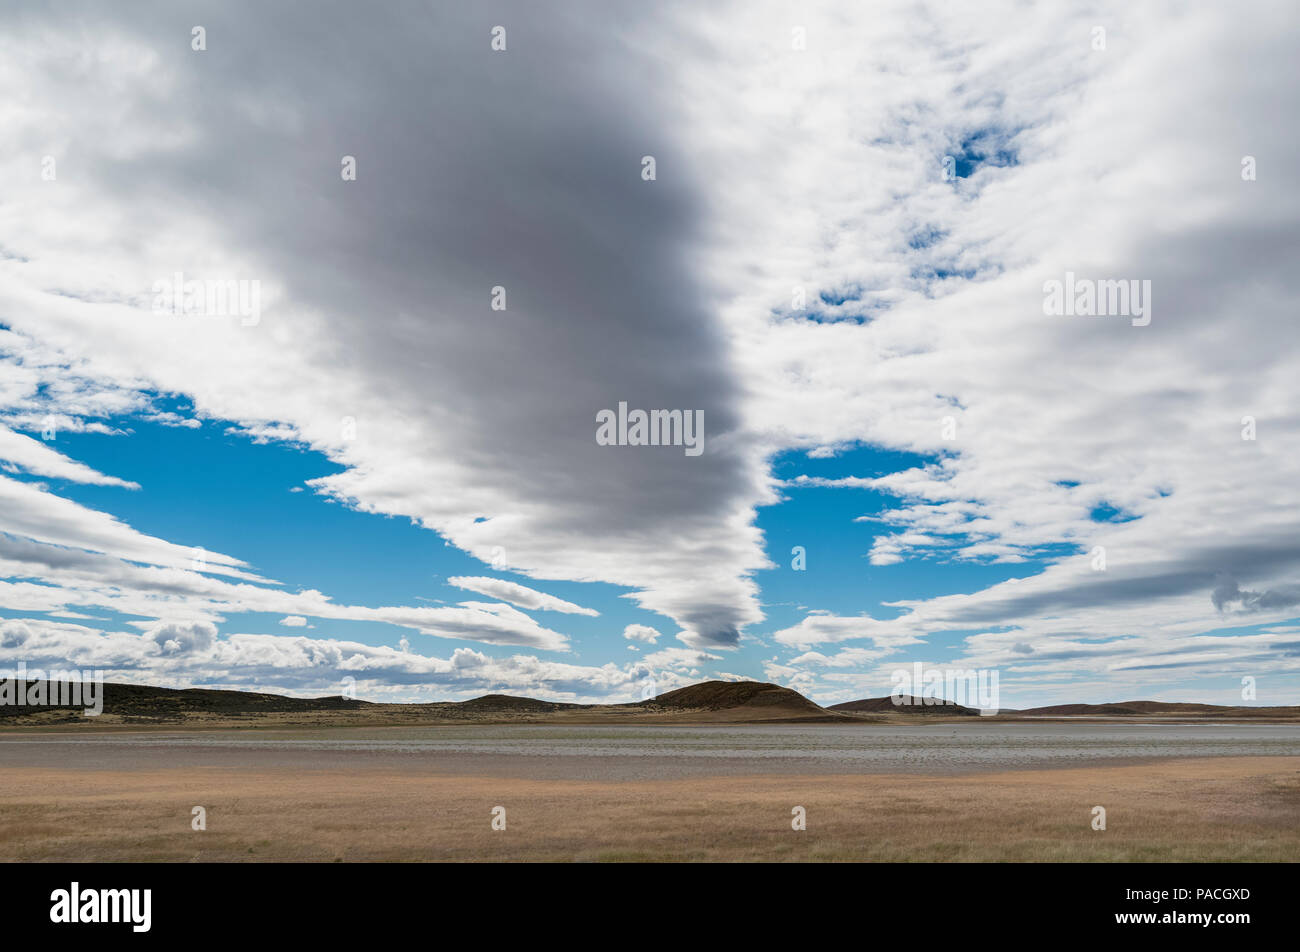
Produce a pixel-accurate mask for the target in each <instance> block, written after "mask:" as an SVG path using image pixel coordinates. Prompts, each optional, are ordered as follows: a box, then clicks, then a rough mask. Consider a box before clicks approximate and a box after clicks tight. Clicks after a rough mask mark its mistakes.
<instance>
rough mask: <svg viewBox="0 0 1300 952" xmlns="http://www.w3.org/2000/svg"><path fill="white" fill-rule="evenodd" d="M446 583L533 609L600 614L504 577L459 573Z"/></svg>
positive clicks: (569, 613)
mask: <svg viewBox="0 0 1300 952" xmlns="http://www.w3.org/2000/svg"><path fill="white" fill-rule="evenodd" d="M447 584H449V585H455V586H456V587H457V588H463V589H467V590H468V591H471V592H478V593H479V594H480V595H487V596H489V597H491V598H499V599H501V601H503V602H509V603H510V604H512V605H518V606H519V607H520V608H528V609H532V610H534V611H551V612H564V613H565V614H568V615H592V616H596V615H599V614H600V612H598V611H596V610H595V609H593V608H583V607H582V606H581V605H575V604H573V602H566V601H565V600H564V599H562V598H556V597H555V596H554V595H547V594H546V593H545V592H539V591H537V589H535V588H529V587H528V586H527V585H520V584H518V583H517V582H509V581H506V580H505V579H499V578H488V577H487V576H483V575H474V576H468V575H459V576H455V577H453V578H449V579H447Z"/></svg>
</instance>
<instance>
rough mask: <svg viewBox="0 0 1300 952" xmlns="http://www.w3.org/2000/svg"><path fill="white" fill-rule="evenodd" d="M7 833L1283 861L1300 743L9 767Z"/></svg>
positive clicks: (287, 857) (447, 847)
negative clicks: (464, 762)
mask: <svg viewBox="0 0 1300 952" xmlns="http://www.w3.org/2000/svg"><path fill="white" fill-rule="evenodd" d="M195 805H201V806H204V807H205V808H206V810H207V830H206V831H203V832H196V831H193V830H191V809H192V807H194V806H195ZM498 805H501V806H504V807H506V829H505V830H502V831H494V830H492V828H491V811H492V808H493V807H495V806H498ZM796 805H798V806H803V807H805V808H806V810H807V829H806V831H802V832H796V831H794V830H792V829H791V808H792V807H794V806H796ZM1096 805H1102V806H1104V807H1105V808H1106V811H1107V829H1106V830H1105V831H1095V830H1093V829H1092V828H1091V821H1092V813H1091V811H1092V808H1093V807H1094V806H1096ZM0 842H3V843H4V845H5V850H4V856H5V858H6V859H8V860H13V861H44V860H63V861H115V860H116V861H123V860H125V861H170V862H232V861H271V860H278V861H313V862H339V861H342V862H352V861H400V862H419V861H432V860H438V861H558V862H593V861H594V862H602V861H749V860H760V861H781V862H799V861H863V860H866V861H904V862H907V861H1047V862H1055V861H1107V862H1112V861H1123V862H1130V861H1132V862H1174V861H1229V862H1232V861H1245V862H1251V861H1264V860H1268V861H1293V860H1295V859H1297V857H1300V758H1296V757H1240V758H1213V759H1196V760H1177V761H1163V762H1156V763H1145V764H1133V765H1125V766H1107V767H1099V766H1089V767H1086V768H1071V769H1050V770H1022V771H1014V772H1001V773H982V774H971V775H963V776H919V775H898V774H875V775H858V776H809V777H789V776H746V777H736V776H731V777H716V778H698V777H696V778H687V779H674V780H661V781H638V782H635V783H629V782H594V781H572V780H542V779H527V778H520V777H518V776H514V777H510V776H492V771H491V769H490V768H488V769H485V770H484V771H483V772H482V773H477V774H474V775H462V776H449V775H446V774H445V773H437V772H434V771H431V770H427V769H424V768H422V767H420V766H419V765H418V764H412V766H411V767H409V768H403V769H394V768H393V767H392V765H391V764H387V765H384V766H377V767H374V768H366V767H364V766H358V767H356V768H355V769H343V768H325V769H317V770H310V771H303V770H296V769H287V768H275V767H258V768H256V769H251V770H228V769H220V768H215V767H208V768H193V767H186V768H171V769H169V768H158V767H151V768H149V769H142V770H130V771H116V770H94V771H85V770H74V769H62V768H39V767H20V768H16V769H12V770H10V769H6V770H4V771H3V772H0Z"/></svg>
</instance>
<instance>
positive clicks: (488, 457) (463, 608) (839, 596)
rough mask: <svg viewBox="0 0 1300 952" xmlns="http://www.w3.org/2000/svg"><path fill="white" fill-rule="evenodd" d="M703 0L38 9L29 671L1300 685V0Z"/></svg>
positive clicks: (20, 213) (1294, 692) (360, 684)
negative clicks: (1090, 291)
mask: <svg viewBox="0 0 1300 952" xmlns="http://www.w3.org/2000/svg"><path fill="white" fill-rule="evenodd" d="M699 6H700V5H698V4H688V3H672V2H669V3H663V4H641V3H620V2H612V3H611V2H603V3H594V2H592V3H583V2H574V3H566V4H547V5H542V4H535V3H517V4H516V3H498V2H494V3H491V4H460V3H420V4H417V3H394V4H383V5H378V6H375V5H366V4H345V3H333V2H326V3H321V4H313V5H312V6H311V7H310V9H308V8H302V7H297V6H294V7H290V6H289V5H278V6H277V5H270V4H262V3H251V2H247V3H246V2H233V3H232V2H221V3H199V4H190V3H172V2H168V3H162V2H159V3H136V2H128V3H122V4H113V5H111V6H105V5H102V4H94V3H77V2H67V3H59V4H55V5H47V4H24V3H14V4H6V5H5V7H4V9H3V10H2V11H0V89H3V90H4V95H3V97H0V666H3V667H8V668H12V667H14V666H16V665H17V664H18V663H19V662H24V663H26V664H27V665H28V667H29V668H30V667H37V668H63V667H72V668H77V669H85V670H92V669H93V670H97V671H103V672H104V674H105V677H106V679H107V680H111V681H130V682H137V683H149V684H160V685H166V686H171V687H189V686H208V687H227V688H240V689H247V690H263V691H275V692H282V693H289V694H294V695H303V696H316V695H325V694H338V693H342V692H344V691H351V692H355V694H356V696H358V697H362V698H366V699H370V700H376V701H385V700H393V701H427V700H444V699H463V698H469V697H474V696H477V695H480V694H484V693H509V694H519V695H529V696H534V697H545V698H550V699H556V700H570V701H584V702H585V701H592V702H622V701H629V700H638V699H640V698H642V697H646V696H648V694H649V693H660V692H663V691H666V690H670V689H673V688H676V687H680V686H683V685H686V684H690V683H693V682H696V681H701V680H706V679H723V680H738V679H755V680H763V681H772V682H776V683H779V684H783V685H786V686H789V687H792V688H794V689H796V690H799V691H801V692H803V693H805V694H807V695H808V696H809V697H812V698H813V699H815V700H817V701H818V702H820V703H823V704H831V703H836V702H839V701H845V700H851V699H855V698H860V697H878V696H881V695H884V694H888V693H889V692H890V690H891V687H892V686H893V681H892V679H891V674H892V672H894V671H896V670H898V669H900V668H910V667H911V666H912V665H913V664H914V663H915V662H922V663H923V664H925V665H928V666H940V667H955V668H960V669H964V670H974V669H979V670H988V671H996V672H998V675H999V679H1000V691H1001V703H1002V706H1004V707H1013V708H1015V707H1020V708H1023V707H1030V706H1037V705H1043V704H1051V703H1064V702H1076V701H1092V702H1102V701H1118V700H1130V699H1137V698H1149V699H1157V700H1186V701H1203V702H1210V703H1222V704H1235V703H1242V702H1243V698H1244V699H1245V701H1246V702H1247V703H1257V704H1266V705H1270V704H1271V705H1276V704H1297V703H1300V478H1297V477H1298V476H1300V463H1298V462H1297V458H1298V454H1297V452H1296V448H1297V439H1298V438H1300V418H1298V417H1297V406H1300V399H1298V397H1300V383H1298V380H1300V331H1298V330H1297V322H1296V312H1295V303H1294V302H1295V298H1294V292H1293V286H1292V285H1293V282H1294V275H1295V263H1296V261H1297V260H1298V258H1300V256H1298V254H1297V252H1298V251H1300V247H1298V246H1300V229H1298V228H1297V226H1298V225H1300V198H1298V197H1297V193H1296V189H1295V187H1294V183H1295V181H1296V178H1297V173H1298V172H1300V140H1298V139H1297V136H1296V135H1295V131H1294V125H1293V122H1292V119H1293V117H1294V116H1295V115H1296V114H1297V106H1300V87H1297V84H1296V83H1295V66H1294V45H1295V39H1296V35H1297V29H1298V28H1300V10H1297V9H1296V8H1294V7H1292V6H1291V5H1285V4H1272V3H1253V2H1245V3H1242V4H1236V5H1233V6H1231V7H1228V6H1223V5H1203V8H1200V9H1197V8H1195V7H1189V6H1188V5H1185V4H1179V3H1161V2H1155V3H1150V4H1141V5H1134V4H1126V3H1119V2H1114V3H1110V2H1096V3H1087V4H1079V5H1070V7H1071V8H1072V9H1068V10H1067V9H1056V8H1055V6H1056V5H1047V4H1043V5H1031V4H1025V3H996V2H994V3H987V4H979V5H978V8H976V6H975V5H967V4H960V3H885V4H879V5H877V4H873V5H870V7H867V6H863V5H857V4H813V3H809V4H797V3H795V4H791V3H766V2H757V3H720V4H712V5H709V9H707V10H701V9H699ZM648 160H649V161H648ZM177 275H180V276H181V277H179V278H178V277H176V276H177ZM1120 281H1122V282H1125V288H1128V287H1130V285H1128V282H1136V283H1135V284H1134V285H1132V288H1133V292H1134V297H1133V298H1132V299H1131V301H1130V302H1129V303H1130V307H1129V308H1128V309H1127V310H1121V311H1120V312H1119V313H1116V312H1115V308H1112V309H1111V311H1110V312H1109V313H1102V314H1088V313H1085V312H1086V310H1087V308H1086V307H1085V306H1083V305H1082V304H1080V307H1079V308H1077V309H1076V308H1070V309H1068V311H1067V313H1053V309H1052V307H1051V306H1049V295H1048V293H1047V292H1048V288H1049V287H1050V286H1051V283H1052V282H1059V283H1061V284H1062V285H1067V284H1068V285H1069V286H1070V287H1071V288H1073V287H1074V286H1075V285H1076V283H1078V282H1082V283H1085V284H1086V283H1088V282H1120ZM185 282H191V283H192V284H191V287H197V288H199V289H200V290H201V291H203V292H204V293H207V291H209V290H210V289H211V288H213V287H220V288H221V289H223V290H224V289H226V288H232V289H233V290H234V291H235V292H237V293H235V294H234V295H233V296H231V297H230V298H229V299H228V300H226V301H225V303H224V304H223V305H221V304H219V305H218V306H216V307H214V308H213V309H212V310H213V311H215V313H200V312H199V311H198V310H196V309H194V308H190V309H188V310H187V309H186V308H185V307H183V306H179V305H177V304H176V303H175V302H173V301H172V300H171V299H170V297H169V293H168V290H167V289H169V288H171V287H172V286H173V285H174V284H177V283H180V284H184V283H185ZM1103 287H1104V285H1103ZM1112 290H1113V287H1112ZM1139 291H1140V292H1141V298H1140V299H1141V300H1142V301H1143V302H1144V303H1143V305H1142V308H1139V307H1138V305H1137V302H1138V300H1139V297H1138V292H1139ZM200 296H202V295H200ZM1102 296H1103V297H1104V295H1102ZM1099 299H1100V298H1099ZM214 300H215V299H214ZM1082 300H1083V299H1080V301H1082ZM1057 310H1058V311H1059V309H1057ZM1101 310H1103V311H1104V310H1105V309H1104V308H1102V309H1101ZM1069 311H1073V312H1074V313H1070V312H1069ZM620 404H623V405H625V406H626V407H628V408H632V409H637V408H642V409H646V410H649V409H674V410H681V411H682V412H683V413H684V414H688V415H690V416H691V417H692V418H695V417H696V416H697V415H698V418H699V419H701V420H702V421H703V430H702V433H703V440H702V451H701V452H698V453H692V452H687V451H685V448H684V447H683V446H682V445H681V444H680V443H678V444H676V445H654V446H650V445H605V443H606V442H607V441H603V440H601V439H598V428H597V420H598V417H599V414H600V413H601V411H605V410H610V411H615V412H617V409H618V408H619V406H620ZM1244 679H1245V680H1244ZM1244 684H1249V685H1250V686H1251V688H1252V692H1251V693H1250V694H1249V695H1247V694H1246V693H1244V692H1245V688H1244V687H1243V685H1244Z"/></svg>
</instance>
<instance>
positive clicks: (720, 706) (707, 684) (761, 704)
mask: <svg viewBox="0 0 1300 952" xmlns="http://www.w3.org/2000/svg"><path fill="white" fill-rule="evenodd" d="M641 703H642V704H643V705H644V706H647V707H651V706H652V707H657V708H667V709H674V708H675V709H678V710H695V711H724V710H725V711H746V712H750V713H754V714H761V715H763V716H764V717H765V718H766V716H768V715H773V716H778V717H780V716H786V717H789V716H794V717H809V716H822V717H825V716H826V709H825V708H823V707H821V706H820V705H818V704H816V703H814V702H812V701H810V700H808V698H806V697H804V696H803V695H802V694H800V693H799V692H798V691H792V690H790V688H783V687H781V686H780V685H779V684H767V683H765V682H760V681H702V682H700V683H699V684H691V685H688V686H687V687H684V688H678V689H677V690H676V691H669V692H668V693H666V694H660V695H659V696H658V697H656V698H655V699H654V700H653V701H643V702H641Z"/></svg>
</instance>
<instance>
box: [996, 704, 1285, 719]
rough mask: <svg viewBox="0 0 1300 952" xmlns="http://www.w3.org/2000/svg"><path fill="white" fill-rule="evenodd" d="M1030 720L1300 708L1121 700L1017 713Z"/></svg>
mask: <svg viewBox="0 0 1300 952" xmlns="http://www.w3.org/2000/svg"><path fill="white" fill-rule="evenodd" d="M1016 713H1018V714H1020V715H1027V716H1029V717H1162V716H1163V717H1175V716H1183V717H1296V716H1298V715H1300V707H1243V706H1240V705H1237V706H1229V705H1222V704H1190V703H1189V704H1184V703H1178V702H1171V701H1119V702H1116V703H1112V704H1053V705H1050V706H1048V707H1031V708H1029V709H1027V710H1023V711H1017V712H1016Z"/></svg>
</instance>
